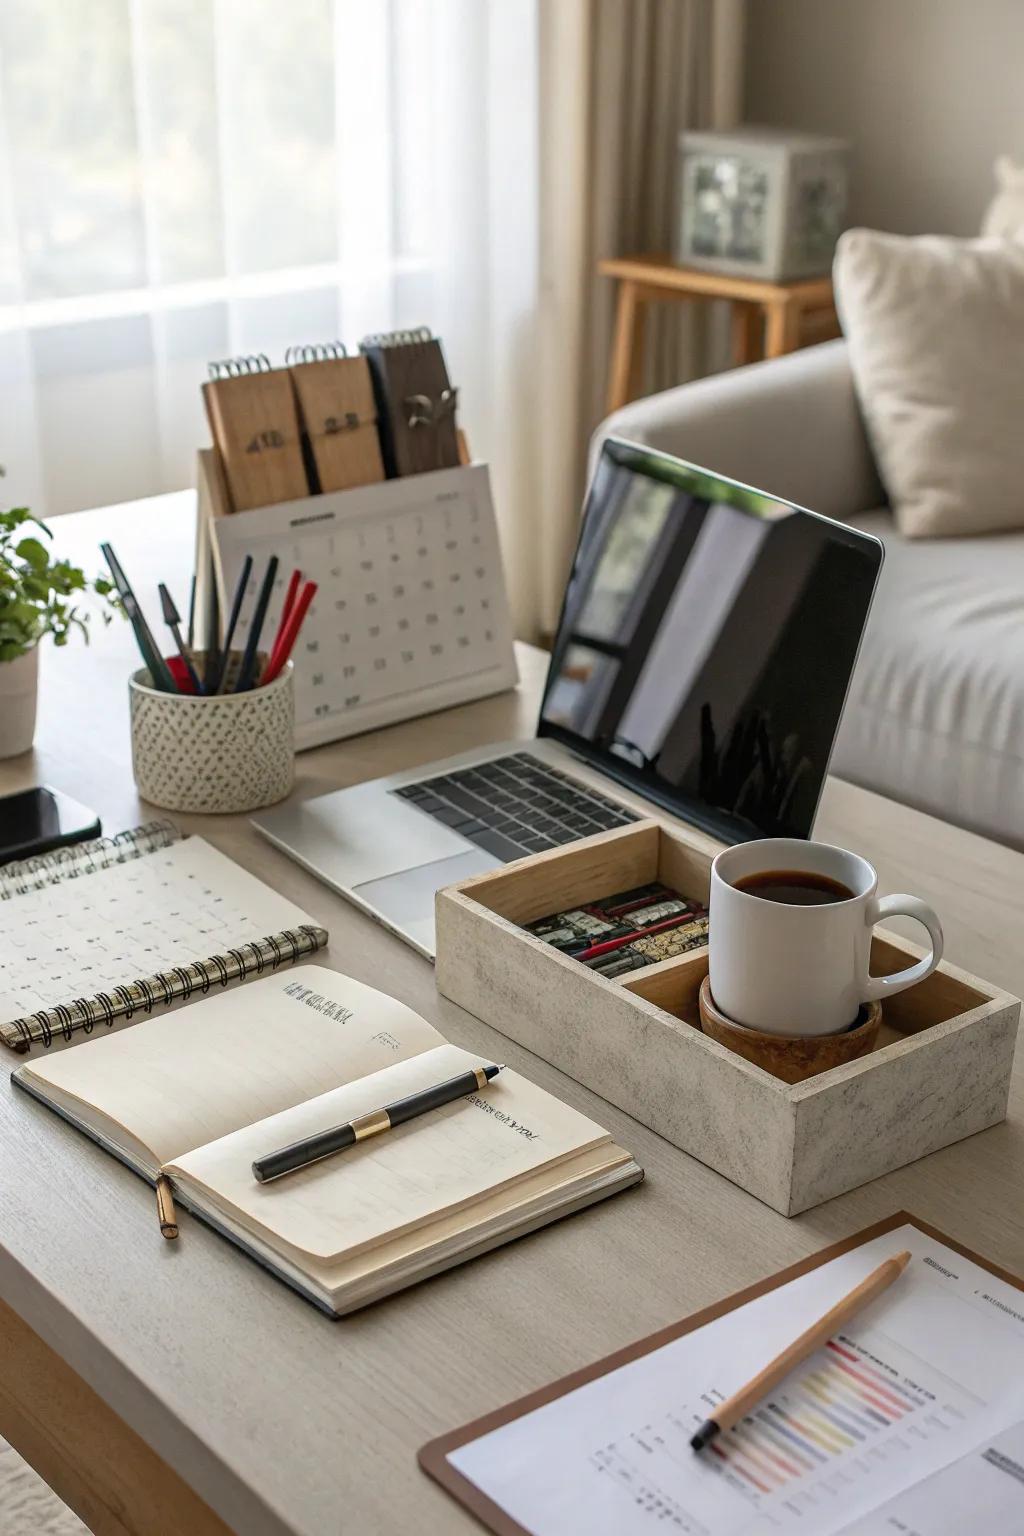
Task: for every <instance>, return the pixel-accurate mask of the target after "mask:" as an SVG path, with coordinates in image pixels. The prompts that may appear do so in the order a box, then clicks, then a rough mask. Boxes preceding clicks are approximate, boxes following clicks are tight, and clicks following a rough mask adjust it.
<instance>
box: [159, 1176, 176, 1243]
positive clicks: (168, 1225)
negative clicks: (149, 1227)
mask: <svg viewBox="0 0 1024 1536" xmlns="http://www.w3.org/2000/svg"><path fill="white" fill-rule="evenodd" d="M156 1213H157V1216H158V1217H159V1218H160V1232H161V1234H162V1235H163V1236H164V1237H166V1238H167V1240H168V1242H170V1241H171V1239H172V1238H175V1237H177V1235H178V1213H177V1211H176V1210H175V1209H174V1195H173V1194H172V1192H171V1181H170V1179H169V1178H167V1176H166V1175H165V1174H160V1176H159V1178H158V1179H157V1181H156Z"/></svg>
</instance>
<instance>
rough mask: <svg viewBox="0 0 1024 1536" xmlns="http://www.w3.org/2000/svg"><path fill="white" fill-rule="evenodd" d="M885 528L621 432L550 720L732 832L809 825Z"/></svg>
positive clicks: (572, 592)
mask: <svg viewBox="0 0 1024 1536" xmlns="http://www.w3.org/2000/svg"><path fill="white" fill-rule="evenodd" d="M881 563H882V546H881V544H880V543H879V542H878V540H877V539H873V538H870V537H869V536H868V535H866V534H862V533H858V532H857V531H856V530H855V529H851V528H847V527H844V526H843V525H842V524H838V523H833V522H830V521H829V520H828V519H827V518H822V517H818V516H816V515H815V514H814V513H811V512H806V511H803V510H802V509H800V508H798V507H794V506H791V505H790V504H789V503H788V502H782V501H777V500H775V499H773V498H772V497H770V496H766V495H763V494H762V493H761V492H760V491H754V490H750V489H749V488H748V487H746V486H742V485H739V484H737V483H735V482H734V481H730V480H724V479H721V478H718V477H716V476H713V475H709V474H707V473H705V472H704V471H703V470H699V469H695V468H694V467H693V466H691V465H688V464H684V463H682V461H680V460H678V459H673V458H671V457H669V456H668V455H666V454H660V453H657V452H655V451H653V450H650V449H646V448H640V447H637V446H635V445H633V444H627V443H620V442H617V441H616V440H614V439H609V440H608V441H607V442H605V444H604V446H603V448H602V451H601V457H600V461H599V464H598V467H597V472H596V474H595V476H594V480H593V483H592V485H591V489H590V494H589V496H588V498H587V505H586V509H585V512H584V517H583V524H582V528H581V532H580V539H579V545H578V548H577V550H576V556H575V560H574V562H573V568H572V573H571V575H570V578H569V582H568V586H567V588H566V594H565V600H564V604H563V608H562V616H561V619H560V621H559V627H558V633H557V636H556V639H555V644H554V648H553V654H552V658H551V666H550V670H549V673H548V681H547V687H546V690H545V694H544V701H543V704H542V706H541V719H540V725H539V732H538V733H539V734H540V735H542V736H554V737H556V738H558V739H559V740H560V741H562V742H563V743H564V744H565V745H567V746H569V747H571V748H572V749H573V750H575V751H578V752H579V753H580V754H581V755H582V756H583V757H585V758H587V759H589V760H590V761H593V762H594V763H596V764H597V765H598V766H600V767H602V768H603V769H604V770H605V771H607V772H610V773H612V774H614V775H615V776H616V777H618V778H620V779H622V780H623V781H624V782H626V783H627V784H628V785H629V787H631V788H633V789H636V790H638V791H639V792H640V793H642V794H644V795H646V796H647V797H648V798H650V799H652V800H655V801H657V802H658V803H660V804H662V805H664V806H666V807H667V808H669V809H670V810H672V811H675V812H676V813H677V814H679V815H682V816H683V817H685V818H686V819H687V820H689V821H691V822H694V823H696V824H697V825H699V826H702V827H704V828H705V829H706V830H708V831H710V832H713V833H714V834H715V835H716V836H718V837H720V838H722V840H723V841H727V842H736V841H742V840H744V839H747V838H751V837H807V836H809V835H810V831H811V826H812V824H813V821H814V814H815V810H816V809H817V804H818V798H819V796H820V794H821V790H822V786H823V784H824V780H825V774H826V771H827V769H828V761H829V756H830V754H831V752H832V743H833V741H834V738H835V734H836V730H837V727H838V725H839V718H840V715H841V714H842V709H843V702H844V700H845V698H846V692H847V688H848V686H849V682H850V676H851V673H852V671H853V665H854V661H855V660H856V656H857V649H858V646H859V644H860V637H861V632H862V630H863V628H864V623H865V620H866V618H867V615H868V609H869V607H870V604H871V596H872V593H873V591H874V586H875V581H876V578H877V576H878V571H879V568H880V566H881Z"/></svg>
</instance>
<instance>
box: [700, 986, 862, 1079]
mask: <svg viewBox="0 0 1024 1536" xmlns="http://www.w3.org/2000/svg"><path fill="white" fill-rule="evenodd" d="M700 1022H701V1027H702V1029H703V1031H704V1033H705V1034H706V1035H708V1036H709V1037H710V1038H711V1039H712V1040H717V1041H718V1043H719V1045H725V1046H728V1048H729V1050H730V1051H735V1052H736V1054H737V1056H742V1057H744V1058H745V1059H746V1060H747V1061H752V1062H753V1063H754V1066H755V1067H762V1068H763V1069H764V1071H765V1072H770V1073H771V1074H772V1076H773V1077H781V1078H782V1080H783V1082H785V1083H802V1082H803V1081H804V1079H805V1078H807V1077H815V1076H816V1075H817V1074H818V1073H819V1072H827V1071H828V1070H829V1068H830V1067H842V1066H845V1064H846V1063H847V1062H848V1061H856V1060H857V1058H858V1057H859V1056H866V1055H867V1053H868V1052H869V1051H870V1050H873V1049H874V1044H875V1041H876V1040H877V1039H878V1028H879V1025H880V1024H881V1022H882V1005H881V1003H865V1004H864V1006H863V1008H862V1009H861V1011H860V1015H859V1018H858V1021H857V1023H856V1024H854V1025H853V1026H852V1027H851V1028H850V1029H844V1030H843V1031H842V1033H841V1034H838V1035H769V1034H765V1033H764V1032H763V1031H762V1030H759V1029H748V1028H747V1027H746V1025H745V1024H734V1023H733V1021H732V1020H731V1019H728V1018H726V1016H725V1014H724V1013H722V1012H721V1011H720V1010H719V1009H718V1008H717V1007H716V1006H715V1002H714V999H713V998H712V996H711V978H710V977H708V976H705V977H704V980H703V981H702V982H701V987H700Z"/></svg>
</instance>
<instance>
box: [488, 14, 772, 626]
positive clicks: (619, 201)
mask: <svg viewBox="0 0 1024 1536" xmlns="http://www.w3.org/2000/svg"><path fill="white" fill-rule="evenodd" d="M742 7H743V0H541V7H540V38H539V43H540V60H541V68H540V149H541V181H540V199H541V206H540V274H539V276H540V294H541V299H540V325H541V333H540V339H539V344H538V349H537V357H538V369H537V386H538V387H537V390H536V395H535V400H534V410H535V416H534V419H535V423H536V442H537V452H536V455H535V465H536V480H535V486H534V497H533V506H532V517H531V526H532V534H533V537H532V539H531V540H530V541H528V542H529V549H528V559H529V562H530V573H529V578H528V579H527V580H524V579H523V577H524V572H523V571H520V572H519V573H518V574H519V578H520V579H519V580H518V581H517V582H516V586H517V587H518V589H519V591H520V592H523V591H524V590H528V591H529V593H530V603H529V610H530V611H529V630H530V631H531V632H532V634H533V635H534V636H536V635H538V634H540V635H543V634H550V633H551V631H552V630H553V628H554V626H555V625H556V623H557V619H558V611H559V605H560V600H561V594H562V589H563V586H564V581H565V575H566V571H567V568H568V564H569V560H570V558H571V554H572V549H573V546H574V543H575V535H576V526H577V520H578V516H579V509H580V505H581V501H582V496H583V492H584V489H585V473H586V452H587V443H588V440H589V438H590V434H591V432H592V431H593V429H594V428H595V427H596V426H597V424H598V422H599V421H600V420H601V418H602V416H603V414H604V394H605V386H606V375H607V366H608V353H609V344H610V339H611V331H612V320H613V307H614V293H613V285H612V284H611V282H610V281H609V280H608V279H606V278H600V277H598V276H597V271H596V268H597V262H598V261H599V260H600V259H601V258H602V257H604V256H613V255H627V254H632V253H636V252H642V251H669V250H670V249H671V247H672V243H673V242H672V226H673V220H674V215H675V207H676V185H677V145H678V138H679V134H680V132H681V130H682V129H684V128H687V127H698V126H724V125H726V124H728V123H732V122H734V121H736V120H737V118H738V116H739V97H740V81H741V70H740V59H741V50H742ZM705 320H706V317H705V316H703V315H700V314H694V313H691V312H690V310H689V309H688V308H686V309H684V308H682V307H678V308H671V309H666V310H662V309H659V310H657V311H655V313H654V315H653V316H652V318H651V322H650V323H651V334H650V335H649V338H648V346H647V358H646V374H647V376H646V378H645V379H644V381H643V384H644V389H645V391H650V390H654V389H660V388H665V387H667V386H668V385H670V384H674V383H679V382H681V381H683V380H684V379H687V378H691V377H693V376H694V375H695V374H696V373H698V372H702V371H705V370H706V366H707V361H708V337H707V327H706V324H705V323H704V322H705ZM510 574H511V573H510ZM519 617H520V619H522V617H523V614H522V606H521V604H520V614H519ZM521 627H522V625H521Z"/></svg>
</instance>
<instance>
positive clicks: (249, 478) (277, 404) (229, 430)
mask: <svg viewBox="0 0 1024 1536" xmlns="http://www.w3.org/2000/svg"><path fill="white" fill-rule="evenodd" d="M248 362H249V360H248V359H244V358H243V359H238V360H235V361H233V362H232V363H229V364H213V365H211V366H212V368H213V369H214V370H221V371H223V370H225V369H228V368H230V369H233V370H236V371H235V372H232V373H231V374H230V375H227V376H224V377H214V378H211V379H210V380H209V381H208V382H207V383H205V384H204V385H203V400H204V401H205V403H206V414H207V416H208V418H209V422H210V431H211V432H212V433H213V441H214V443H215V445H216V448H217V451H218V453H219V455H220V460H221V464H222V466H223V470H224V478H225V481H226V482H227V488H228V493H229V495H230V498H231V507H232V510H233V511H235V512H244V511H246V510H247V509H248V508H250V507H266V506H270V505H271V504H272V503H274V502H279V501H295V500H296V499H297V498H298V497H300V496H308V495H309V490H310V486H309V479H308V476H307V474H306V468H305V464H304V461H303V457H302V440H301V432H300V428H299V414H298V408H297V405H296V401H295V389H294V385H293V382H292V375H291V371H290V369H288V368H271V367H269V365H268V366H267V367H265V368H264V367H259V366H256V365H255V364H254V365H253V366H252V369H251V371H241V370H242V369H243V365H244V364H246V363H248Z"/></svg>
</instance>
